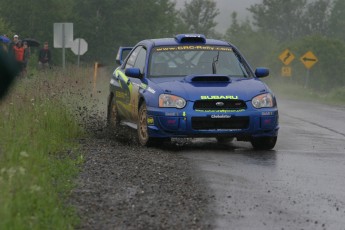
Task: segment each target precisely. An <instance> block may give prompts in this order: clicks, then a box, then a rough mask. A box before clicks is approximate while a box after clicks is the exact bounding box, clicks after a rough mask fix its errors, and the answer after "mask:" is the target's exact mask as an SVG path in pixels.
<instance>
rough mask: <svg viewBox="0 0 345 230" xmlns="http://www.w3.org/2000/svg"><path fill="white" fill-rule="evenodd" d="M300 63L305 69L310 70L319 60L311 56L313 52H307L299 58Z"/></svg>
mask: <svg viewBox="0 0 345 230" xmlns="http://www.w3.org/2000/svg"><path fill="white" fill-rule="evenodd" d="M300 60H301V62H302V63H303V64H304V66H305V68H307V69H310V68H311V67H313V65H315V64H316V62H318V61H319V60H318V59H317V57H316V56H315V55H314V54H313V52H311V51H308V52H306V53H305V54H304V55H303V56H302V57H301V58H300Z"/></svg>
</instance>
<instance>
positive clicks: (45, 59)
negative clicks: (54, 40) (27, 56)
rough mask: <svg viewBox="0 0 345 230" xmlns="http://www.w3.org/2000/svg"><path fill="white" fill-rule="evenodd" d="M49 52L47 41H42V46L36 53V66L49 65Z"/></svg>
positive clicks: (44, 67) (45, 66)
mask: <svg viewBox="0 0 345 230" xmlns="http://www.w3.org/2000/svg"><path fill="white" fill-rule="evenodd" d="M50 63H51V52H50V49H49V46H48V42H44V46H43V48H42V49H41V50H40V52H39V53H38V67H39V69H46V68H49V67H50Z"/></svg>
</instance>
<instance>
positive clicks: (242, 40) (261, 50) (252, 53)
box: [224, 12, 278, 67]
mask: <svg viewBox="0 0 345 230" xmlns="http://www.w3.org/2000/svg"><path fill="white" fill-rule="evenodd" d="M231 18H232V23H231V25H230V27H229V28H228V29H227V31H226V33H225V35H224V39H225V40H227V41H230V42H231V43H233V44H234V45H235V46H237V47H238V48H239V49H240V51H241V52H242V53H243V54H244V55H245V57H246V58H247V59H248V61H249V62H250V63H251V64H252V65H253V66H267V67H268V65H269V64H270V63H271V62H270V60H271V56H272V54H274V52H275V51H276V50H277V49H278V48H277V47H278V41H277V40H276V39H274V38H273V37H272V36H271V35H270V34H266V33H262V32H260V31H255V30H254V29H253V28H252V26H251V24H250V21H249V20H248V19H247V20H246V21H244V22H239V21H238V20H237V13H236V12H234V13H232V15H231Z"/></svg>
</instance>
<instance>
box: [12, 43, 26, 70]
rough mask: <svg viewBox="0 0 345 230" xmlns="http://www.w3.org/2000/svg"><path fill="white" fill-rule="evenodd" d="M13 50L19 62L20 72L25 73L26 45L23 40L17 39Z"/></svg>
mask: <svg viewBox="0 0 345 230" xmlns="http://www.w3.org/2000/svg"><path fill="white" fill-rule="evenodd" d="M13 52H14V57H15V60H16V62H17V68H18V70H19V73H20V74H21V75H22V74H23V69H24V52H25V50H24V47H23V43H22V42H21V41H17V43H16V45H15V46H13Z"/></svg>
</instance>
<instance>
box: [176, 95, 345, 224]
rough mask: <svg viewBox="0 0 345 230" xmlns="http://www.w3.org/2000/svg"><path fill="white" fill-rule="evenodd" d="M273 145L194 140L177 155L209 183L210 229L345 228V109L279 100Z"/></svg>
mask: <svg viewBox="0 0 345 230" xmlns="http://www.w3.org/2000/svg"><path fill="white" fill-rule="evenodd" d="M279 111H280V127H281V128H280V132H279V137H278V142H277V145H276V147H275V149H274V150H272V151H261V152H255V151H253V150H252V148H251V145H250V144H249V143H245V142H237V141H234V142H233V143H230V144H226V145H219V144H217V143H216V141H215V140H212V139H201V140H195V141H193V143H192V144H191V145H189V146H187V147H186V148H184V149H182V150H181V152H180V153H181V154H182V155H183V156H184V157H186V158H188V159H190V160H191V162H193V163H194V164H195V166H196V168H197V170H198V172H197V174H198V175H199V176H200V177H201V178H203V179H204V180H205V181H206V183H207V185H208V187H210V189H211V191H212V193H213V194H214V197H213V204H212V207H211V209H212V210H213V213H214V216H213V218H214V221H213V222H214V223H213V227H214V228H215V229H265V230H266V229H345V178H344V175H345V108H341V107H331V106H325V105H320V104H313V103H307V102H294V101H288V100H281V101H279Z"/></svg>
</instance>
